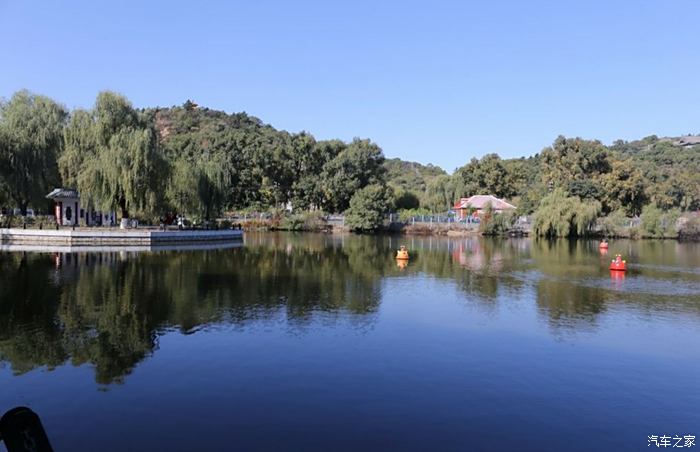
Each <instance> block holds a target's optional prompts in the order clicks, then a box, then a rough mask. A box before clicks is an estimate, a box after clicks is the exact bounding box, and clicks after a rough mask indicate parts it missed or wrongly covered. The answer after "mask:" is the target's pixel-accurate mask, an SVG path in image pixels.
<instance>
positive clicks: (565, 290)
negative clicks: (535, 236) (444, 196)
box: [0, 234, 700, 451]
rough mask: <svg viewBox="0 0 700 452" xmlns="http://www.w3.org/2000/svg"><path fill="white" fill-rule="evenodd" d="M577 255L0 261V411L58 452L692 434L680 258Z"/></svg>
mask: <svg viewBox="0 0 700 452" xmlns="http://www.w3.org/2000/svg"><path fill="white" fill-rule="evenodd" d="M401 244H406V245H408V246H409V249H410V250H411V254H412V259H411V261H410V262H409V263H408V265H406V266H405V267H399V266H397V264H396V261H395V260H394V252H395V249H396V248H397V247H398V246H400V245H401ZM592 245H594V243H589V242H553V243H552V242H543V241H534V240H501V241H499V240H483V239H475V238H469V239H462V238H460V239H452V238H450V239H442V238H416V237H411V238H406V237H370V236H333V235H311V234H249V235H248V236H247V237H246V246H245V247H244V248H235V249H224V250H208V251H207V250H205V251H187V252H184V251H183V252H179V251H168V252H158V253H103V254H91V253H84V254H68V255H67V254H57V255H51V254H33V253H0V363H2V366H3V367H2V369H0V386H1V387H2V388H3V391H0V408H2V407H9V406H13V405H19V404H23V405H30V406H32V407H33V408H34V409H36V410H37V411H38V412H39V413H40V414H41V415H42V419H43V421H44V424H45V426H46V427H47V430H48V431H49V434H50V436H51V438H52V440H53V441H54V446H55V447H56V449H57V450H94V449H100V450H105V451H107V450H153V449H158V450H160V449H167V450H201V449H212V450H227V449H230V448H231V447H232V445H234V444H235V446H236V447H237V448H240V449H241V450H275V449H276V450H289V449H294V450H389V449H392V450H395V449H400V450H434V449H437V450H465V448H466V449H469V448H472V449H476V450H529V449H532V448H529V445H533V444H536V450H545V451H546V450H552V451H561V450H567V451H578V450H581V451H583V450H586V451H588V450H639V449H640V448H644V447H646V446H645V444H646V435H648V434H654V433H664V432H669V433H684V434H685V433H692V432H693V429H694V428H696V426H697V425H700V416H699V415H698V410H697V406H698V404H699V403H700V389H699V388H698V385H697V381H698V379H699V378H700V364H699V363H700V359H699V358H700V351H699V350H698V348H697V347H695V346H694V344H697V343H700V284H699V282H700V280H699V278H698V272H697V270H698V269H699V268H700V256H699V255H698V254H697V253H696V252H695V251H697V248H696V247H695V245H688V247H687V248H686V247H684V246H680V247H679V246H678V245H677V244H675V243H673V242H663V243H651V242H622V241H616V242H615V243H614V244H612V245H611V247H617V248H618V249H622V248H624V249H625V255H626V256H629V258H628V260H629V262H630V270H629V271H628V272H627V274H626V275H624V278H613V277H611V275H610V272H609V271H608V270H607V263H609V259H608V257H601V256H600V254H599V253H598V250H597V248H596V247H595V246H592ZM614 252H618V251H617V250H615V251H614ZM183 426H185V427H183ZM85 432H88V433H85ZM493 438H498V441H497V442H493V441H492V439H493ZM542 438H546V439H547V441H544V442H543V441H542ZM465 445H466V446H469V447H466V446H465Z"/></svg>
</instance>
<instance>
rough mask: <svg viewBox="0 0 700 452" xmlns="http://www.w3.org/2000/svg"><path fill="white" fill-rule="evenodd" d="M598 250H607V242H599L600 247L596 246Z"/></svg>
mask: <svg viewBox="0 0 700 452" xmlns="http://www.w3.org/2000/svg"><path fill="white" fill-rule="evenodd" d="M598 248H600V249H601V250H607V249H608V241H607V240H605V239H603V241H601V242H600V245H598Z"/></svg>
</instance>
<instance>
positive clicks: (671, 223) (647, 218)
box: [640, 204, 681, 238]
mask: <svg viewBox="0 0 700 452" xmlns="http://www.w3.org/2000/svg"><path fill="white" fill-rule="evenodd" d="M680 215H681V212H680V210H678V209H671V210H667V211H664V210H661V209H659V208H658V207H656V206H655V205H653V204H649V205H647V206H644V208H642V215H641V217H640V218H641V220H642V224H641V228H642V236H643V237H650V238H673V237H677V236H678V230H677V229H676V222H677V221H678V218H679V217H680Z"/></svg>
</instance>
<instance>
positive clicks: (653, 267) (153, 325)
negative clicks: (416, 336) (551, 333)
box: [0, 234, 700, 384]
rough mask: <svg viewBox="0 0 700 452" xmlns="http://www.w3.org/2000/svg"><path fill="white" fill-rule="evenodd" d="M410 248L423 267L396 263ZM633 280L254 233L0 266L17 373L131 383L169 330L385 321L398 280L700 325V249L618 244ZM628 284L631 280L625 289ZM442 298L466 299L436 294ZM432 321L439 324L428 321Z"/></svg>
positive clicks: (474, 256) (553, 315) (432, 241)
mask: <svg viewBox="0 0 700 452" xmlns="http://www.w3.org/2000/svg"><path fill="white" fill-rule="evenodd" d="M401 244H406V245H407V246H408V247H409V249H410V251H411V261H410V262H409V263H408V264H407V265H399V264H397V262H396V260H395V259H394V250H395V249H396V248H398V246H399V245H401ZM610 250H611V251H610V252H611V253H613V254H615V253H621V254H624V255H625V256H626V257H627V259H628V261H629V262H630V263H631V265H630V271H629V272H628V275H626V276H625V275H624V274H622V275H620V274H614V275H613V274H610V272H609V271H608V269H607V261H608V258H607V257H606V256H605V255H601V253H600V252H599V249H598V246H597V243H595V242H586V241H544V240H527V239H517V240H485V239H481V238H459V239H451V238H447V239H445V238H434V237H427V238H398V237H372V236H331V235H320V234H307V235H302V234H299V235H294V234H259V235H255V234H249V236H248V237H247V239H246V246H245V247H244V248H238V249H223V250H205V251H198V252H180V251H169V252H159V253H126V252H103V253H54V254H38V253H30V252H12V253H2V254H0V361H2V362H3V363H6V364H7V365H9V366H11V368H12V370H13V371H14V372H15V373H24V372H27V371H29V370H31V369H34V368H37V367H40V366H45V367H47V368H49V369H51V368H54V367H56V366H60V365H62V364H64V363H67V362H69V363H71V364H73V365H81V364H85V363H88V364H90V365H92V366H93V367H94V369H95V378H96V381H97V382H99V383H101V384H109V383H115V382H121V381H123V380H124V378H125V377H126V376H127V375H128V374H129V373H130V372H131V371H132V370H133V369H134V368H135V366H136V365H137V364H138V363H139V362H141V361H142V360H144V359H145V358H147V357H148V356H149V355H150V354H152V353H154V351H155V350H157V348H158V338H159V336H160V335H161V334H162V333H163V332H164V331H166V330H168V329H171V328H177V329H179V330H180V331H181V332H183V333H189V332H193V331H197V330H199V329H201V328H206V327H207V326H208V325H212V324H221V323H225V324H234V325H240V326H246V325H249V324H252V323H255V322H259V321H267V320H275V321H278V320H279V319H282V321H284V322H286V324H287V325H288V326H289V327H291V328H297V329H303V328H310V327H313V325H314V324H315V322H318V321H323V322H328V321H331V322H332V321H342V322H348V323H349V324H351V325H353V327H355V328H366V327H368V326H371V324H372V323H373V322H375V321H376V319H377V316H378V312H379V306H380V304H381V303H382V300H383V299H386V297H391V296H392V295H391V294H390V293H385V292H384V291H383V290H382V287H383V282H384V281H385V280H387V279H388V278H412V279H416V280H417V281H421V278H426V277H427V278H437V279H440V280H445V281H447V282H449V283H451V286H452V287H456V288H457V289H458V293H459V294H461V296H460V297H459V298H458V299H456V300H454V302H456V303H472V304H475V305H479V306H482V307H486V308H487V309H489V310H490V311H492V312H495V310H496V309H497V307H498V306H499V305H503V304H505V305H508V304H510V303H515V302H518V303H531V304H532V305H533V306H534V307H535V308H536V311H537V313H538V315H539V316H540V318H541V319H544V320H545V321H546V322H547V323H548V324H549V325H551V326H552V327H553V328H556V329H560V328H569V329H577V328H584V327H585V328H589V327H591V326H595V325H596V323H597V322H598V320H599V319H600V317H601V315H603V314H605V313H606V312H607V311H608V310H609V309H610V308H611V307H613V306H615V307H619V306H622V307H625V308H626V309H629V310H636V311H643V312H646V313H650V312H660V311H668V310H673V311H674V312H682V313H690V314H692V315H698V314H700V302H699V301H698V300H699V299H700V298H699V295H700V284H699V283H700V272H698V268H700V257H699V255H700V253H698V251H700V249H699V248H698V245H695V244H677V243H675V242H628V241H620V242H613V243H611V244H610ZM625 278H626V279H625ZM423 296H425V297H426V299H430V298H431V297H437V296H439V297H454V295H452V294H451V292H450V291H449V290H448V289H447V288H445V291H444V293H425V294H423ZM426 315H428V316H429V315H430V313H429V312H426Z"/></svg>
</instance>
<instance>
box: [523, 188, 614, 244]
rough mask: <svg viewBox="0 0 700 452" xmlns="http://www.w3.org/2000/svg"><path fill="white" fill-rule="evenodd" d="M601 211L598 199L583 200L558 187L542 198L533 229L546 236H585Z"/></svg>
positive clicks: (536, 232)
mask: <svg viewBox="0 0 700 452" xmlns="http://www.w3.org/2000/svg"><path fill="white" fill-rule="evenodd" d="M600 211H601V205H600V203H599V202H598V201H588V202H583V201H581V200H580V199H579V198H578V197H575V196H568V195H567V193H566V192H565V191H564V190H563V189H561V188H557V189H555V190H554V191H553V192H552V193H550V194H549V195H547V196H545V197H544V198H542V201H541V202H540V205H539V207H538V208H537V210H536V211H535V215H534V220H533V231H534V232H535V234H537V235H541V236H545V237H571V236H574V237H575V236H579V237H580V236H585V235H588V233H589V232H590V230H591V227H592V226H593V225H594V224H595V221H596V220H597V218H598V215H599V214H600Z"/></svg>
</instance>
